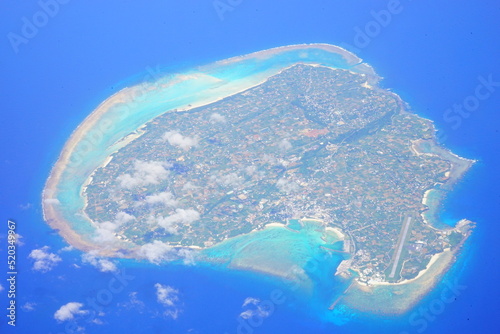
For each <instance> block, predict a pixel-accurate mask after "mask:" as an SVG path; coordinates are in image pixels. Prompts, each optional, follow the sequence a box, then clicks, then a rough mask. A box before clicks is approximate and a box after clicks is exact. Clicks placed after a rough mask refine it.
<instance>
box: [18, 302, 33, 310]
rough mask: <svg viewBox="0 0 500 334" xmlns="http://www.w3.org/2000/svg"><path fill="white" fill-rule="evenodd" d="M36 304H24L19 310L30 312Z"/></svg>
mask: <svg viewBox="0 0 500 334" xmlns="http://www.w3.org/2000/svg"><path fill="white" fill-rule="evenodd" d="M35 306H36V303H32V302H26V303H25V304H24V305H23V306H21V309H22V310H23V311H24V312H31V311H34V310H35Z"/></svg>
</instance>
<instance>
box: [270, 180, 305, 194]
mask: <svg viewBox="0 0 500 334" xmlns="http://www.w3.org/2000/svg"><path fill="white" fill-rule="evenodd" d="M276 187H278V189H279V191H281V192H284V193H286V194H290V193H292V192H296V191H298V190H299V188H300V187H299V185H298V184H297V183H296V182H293V181H291V180H287V179H279V180H278V182H276Z"/></svg>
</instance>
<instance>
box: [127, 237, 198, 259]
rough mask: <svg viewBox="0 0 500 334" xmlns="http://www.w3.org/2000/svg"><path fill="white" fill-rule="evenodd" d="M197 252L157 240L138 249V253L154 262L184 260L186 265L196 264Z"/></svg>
mask: <svg viewBox="0 0 500 334" xmlns="http://www.w3.org/2000/svg"><path fill="white" fill-rule="evenodd" d="M196 254H197V252H196V251H195V250H193V249H189V248H174V247H171V246H169V245H168V244H166V243H164V242H162V241H159V240H155V241H153V242H151V243H148V244H144V245H142V246H141V247H140V248H139V250H138V251H137V255H138V256H139V257H141V258H144V259H146V260H148V261H149V262H151V263H154V264H160V263H161V262H166V261H176V260H182V262H183V263H184V264H185V265H193V264H195V259H196Z"/></svg>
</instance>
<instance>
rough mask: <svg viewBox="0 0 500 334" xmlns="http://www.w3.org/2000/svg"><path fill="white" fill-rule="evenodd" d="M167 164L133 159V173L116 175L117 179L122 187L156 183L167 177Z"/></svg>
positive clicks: (128, 187)
mask: <svg viewBox="0 0 500 334" xmlns="http://www.w3.org/2000/svg"><path fill="white" fill-rule="evenodd" d="M165 167H167V168H168V167H170V165H169V164H167V163H164V162H160V161H141V160H136V161H134V166H133V170H134V171H133V173H132V174H128V173H127V174H122V175H120V176H118V178H117V181H118V182H119V184H120V186H121V187H122V188H127V189H130V188H134V187H137V186H145V185H149V184H158V183H160V182H161V181H163V180H165V179H166V178H167V177H168V174H169V171H168V170H166V169H165Z"/></svg>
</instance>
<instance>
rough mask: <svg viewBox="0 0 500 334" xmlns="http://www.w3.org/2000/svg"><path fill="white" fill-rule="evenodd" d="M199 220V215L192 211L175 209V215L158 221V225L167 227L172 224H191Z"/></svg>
mask: <svg viewBox="0 0 500 334" xmlns="http://www.w3.org/2000/svg"><path fill="white" fill-rule="evenodd" d="M198 219H200V213H199V212H198V211H196V210H193V209H175V213H174V214H172V215H170V216H168V217H165V218H163V219H162V220H161V221H158V225H160V226H162V227H165V228H167V227H169V226H171V225H172V224H191V223H192V222H194V221H196V220H198Z"/></svg>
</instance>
